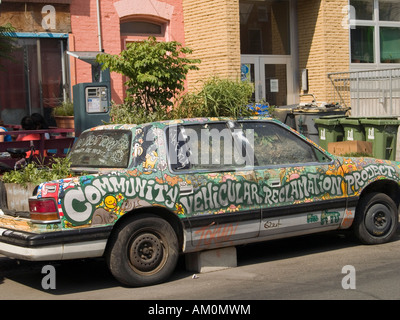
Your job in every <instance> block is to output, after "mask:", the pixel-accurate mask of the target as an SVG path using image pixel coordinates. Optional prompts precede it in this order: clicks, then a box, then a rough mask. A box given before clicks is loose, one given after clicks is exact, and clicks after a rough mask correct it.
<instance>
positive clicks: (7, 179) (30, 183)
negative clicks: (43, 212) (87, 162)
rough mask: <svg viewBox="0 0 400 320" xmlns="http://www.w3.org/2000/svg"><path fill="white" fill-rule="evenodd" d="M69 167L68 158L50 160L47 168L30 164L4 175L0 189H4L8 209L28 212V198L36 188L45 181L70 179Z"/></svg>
mask: <svg viewBox="0 0 400 320" xmlns="http://www.w3.org/2000/svg"><path fill="white" fill-rule="evenodd" d="M70 167H71V161H70V159H69V158H68V157H66V158H52V160H51V163H50V164H49V165H48V166H47V167H43V165H39V164H37V163H35V162H32V163H29V164H28V165H27V166H26V167H24V168H22V169H20V170H11V171H9V172H6V173H4V175H3V176H2V177H1V179H0V189H1V188H4V192H5V195H6V199H7V206H8V208H9V209H10V210H15V211H22V212H24V211H29V204H28V198H29V197H30V196H32V194H33V191H34V190H35V188H36V186H38V185H39V184H40V183H42V182H45V181H53V180H58V179H64V178H68V177H71V176H72V171H71V170H70ZM0 191H3V190H0Z"/></svg>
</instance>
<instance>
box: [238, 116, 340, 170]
mask: <svg viewBox="0 0 400 320" xmlns="http://www.w3.org/2000/svg"><path fill="white" fill-rule="evenodd" d="M237 122H238V123H243V122H247V123H249V122H255V123H265V124H268V125H275V126H277V127H279V128H280V129H282V130H284V131H285V132H286V133H287V134H288V135H291V136H293V137H294V139H300V140H301V141H303V142H304V143H305V144H306V145H308V146H309V147H310V149H311V151H312V152H313V153H314V155H315V158H316V159H317V160H318V158H319V157H318V154H317V153H318V152H319V153H320V154H321V155H323V156H324V157H326V159H327V160H326V161H316V162H296V163H294V162H293V163H288V164H270V165H259V164H255V165H254V168H255V169H256V170H260V169H278V168H290V167H308V166H320V165H331V164H333V162H334V159H333V158H332V157H331V156H330V155H329V154H328V153H327V152H325V151H323V150H322V149H320V148H318V147H316V146H315V145H314V144H313V143H311V142H310V141H309V140H307V139H305V138H304V137H302V136H301V135H300V134H298V133H297V132H295V131H293V130H291V129H289V128H288V127H286V125H281V124H279V123H277V122H275V121H262V120H261V121H260V120H257V119H255V120H239V121H237ZM255 157H256V155H255Z"/></svg>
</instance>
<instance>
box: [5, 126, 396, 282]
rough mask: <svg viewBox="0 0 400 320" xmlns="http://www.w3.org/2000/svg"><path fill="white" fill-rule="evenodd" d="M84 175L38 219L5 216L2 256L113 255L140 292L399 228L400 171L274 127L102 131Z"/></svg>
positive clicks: (44, 187) (91, 135)
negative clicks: (234, 249)
mask: <svg viewBox="0 0 400 320" xmlns="http://www.w3.org/2000/svg"><path fill="white" fill-rule="evenodd" d="M70 156H71V160H72V163H73V168H74V170H75V171H77V172H80V173H81V175H77V177H73V178H66V179H63V180H60V181H52V182H47V183H43V184H41V185H40V186H39V187H38V189H37V192H36V194H35V195H34V196H33V197H31V198H30V199H29V205H30V217H29V219H28V218H18V217H11V216H8V215H7V214H3V215H0V252H1V253H2V254H4V255H7V256H10V257H14V258H18V259H28V260H57V259H59V260H61V259H75V258H87V257H100V256H105V257H106V260H107V262H108V266H109V268H110V270H111V273H112V274H113V275H114V276H115V277H116V279H118V280H119V281H121V282H122V283H124V284H126V285H129V286H144V285H151V284H155V283H159V282H163V281H165V280H166V279H167V278H168V277H169V276H170V275H171V273H172V272H173V271H174V269H175V266H176V263H177V260H178V256H179V254H186V253H192V252H198V251H202V250H208V249H214V248H220V247H228V246H236V245H240V244H247V243H251V242H257V241H265V240H270V239H278V238H284V237H292V236H298V235H303V234H309V233H315V232H322V231H328V230H334V229H348V228H350V227H352V228H353V229H354V233H355V234H356V235H357V236H358V238H359V239H360V240H361V241H362V242H363V243H366V244H379V243H384V242H387V241H390V240H391V239H392V237H393V236H394V235H395V232H396V229H397V225H398V206H399V199H400V197H399V180H400V176H399V171H400V168H399V163H396V162H390V161H386V160H377V159H372V158H341V157H335V156H333V155H331V154H329V153H327V152H326V151H324V150H322V149H321V148H320V147H319V146H317V145H316V144H314V143H313V142H311V141H310V140H307V139H306V138H305V137H304V136H302V135H300V134H299V133H297V132H295V131H294V130H292V129H290V128H289V127H287V126H285V125H283V124H282V123H280V122H279V121H277V120H274V119H269V118H249V119H243V120H233V119H219V118H218V119H210V118H207V119H186V120H176V121H166V122H155V123H149V124H143V125H113V126H111V125H109V126H100V127H96V128H93V129H90V130H88V131H85V132H84V133H82V135H81V136H80V137H79V139H78V140H77V142H76V143H75V145H74V146H73V148H72V150H71V153H70Z"/></svg>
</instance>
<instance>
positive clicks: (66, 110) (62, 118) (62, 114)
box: [53, 101, 74, 128]
mask: <svg viewBox="0 0 400 320" xmlns="http://www.w3.org/2000/svg"><path fill="white" fill-rule="evenodd" d="M53 117H54V119H55V120H56V123H57V127H59V128H74V104H73V103H72V102H71V101H64V102H63V103H62V104H60V105H59V106H57V107H55V108H54V109H53Z"/></svg>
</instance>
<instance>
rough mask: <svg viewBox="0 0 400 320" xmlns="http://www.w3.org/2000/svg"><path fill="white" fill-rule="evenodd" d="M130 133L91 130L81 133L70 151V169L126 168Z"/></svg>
mask: <svg viewBox="0 0 400 320" xmlns="http://www.w3.org/2000/svg"><path fill="white" fill-rule="evenodd" d="M131 139H132V133H131V131H129V130H93V131H87V132H84V133H82V135H81V136H80V137H79V139H78V140H77V142H76V143H75V144H74V146H73V147H72V149H71V153H70V156H71V163H72V165H71V166H72V167H78V168H82V167H88V168H126V167H127V166H128V161H129V155H130V145H131Z"/></svg>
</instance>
